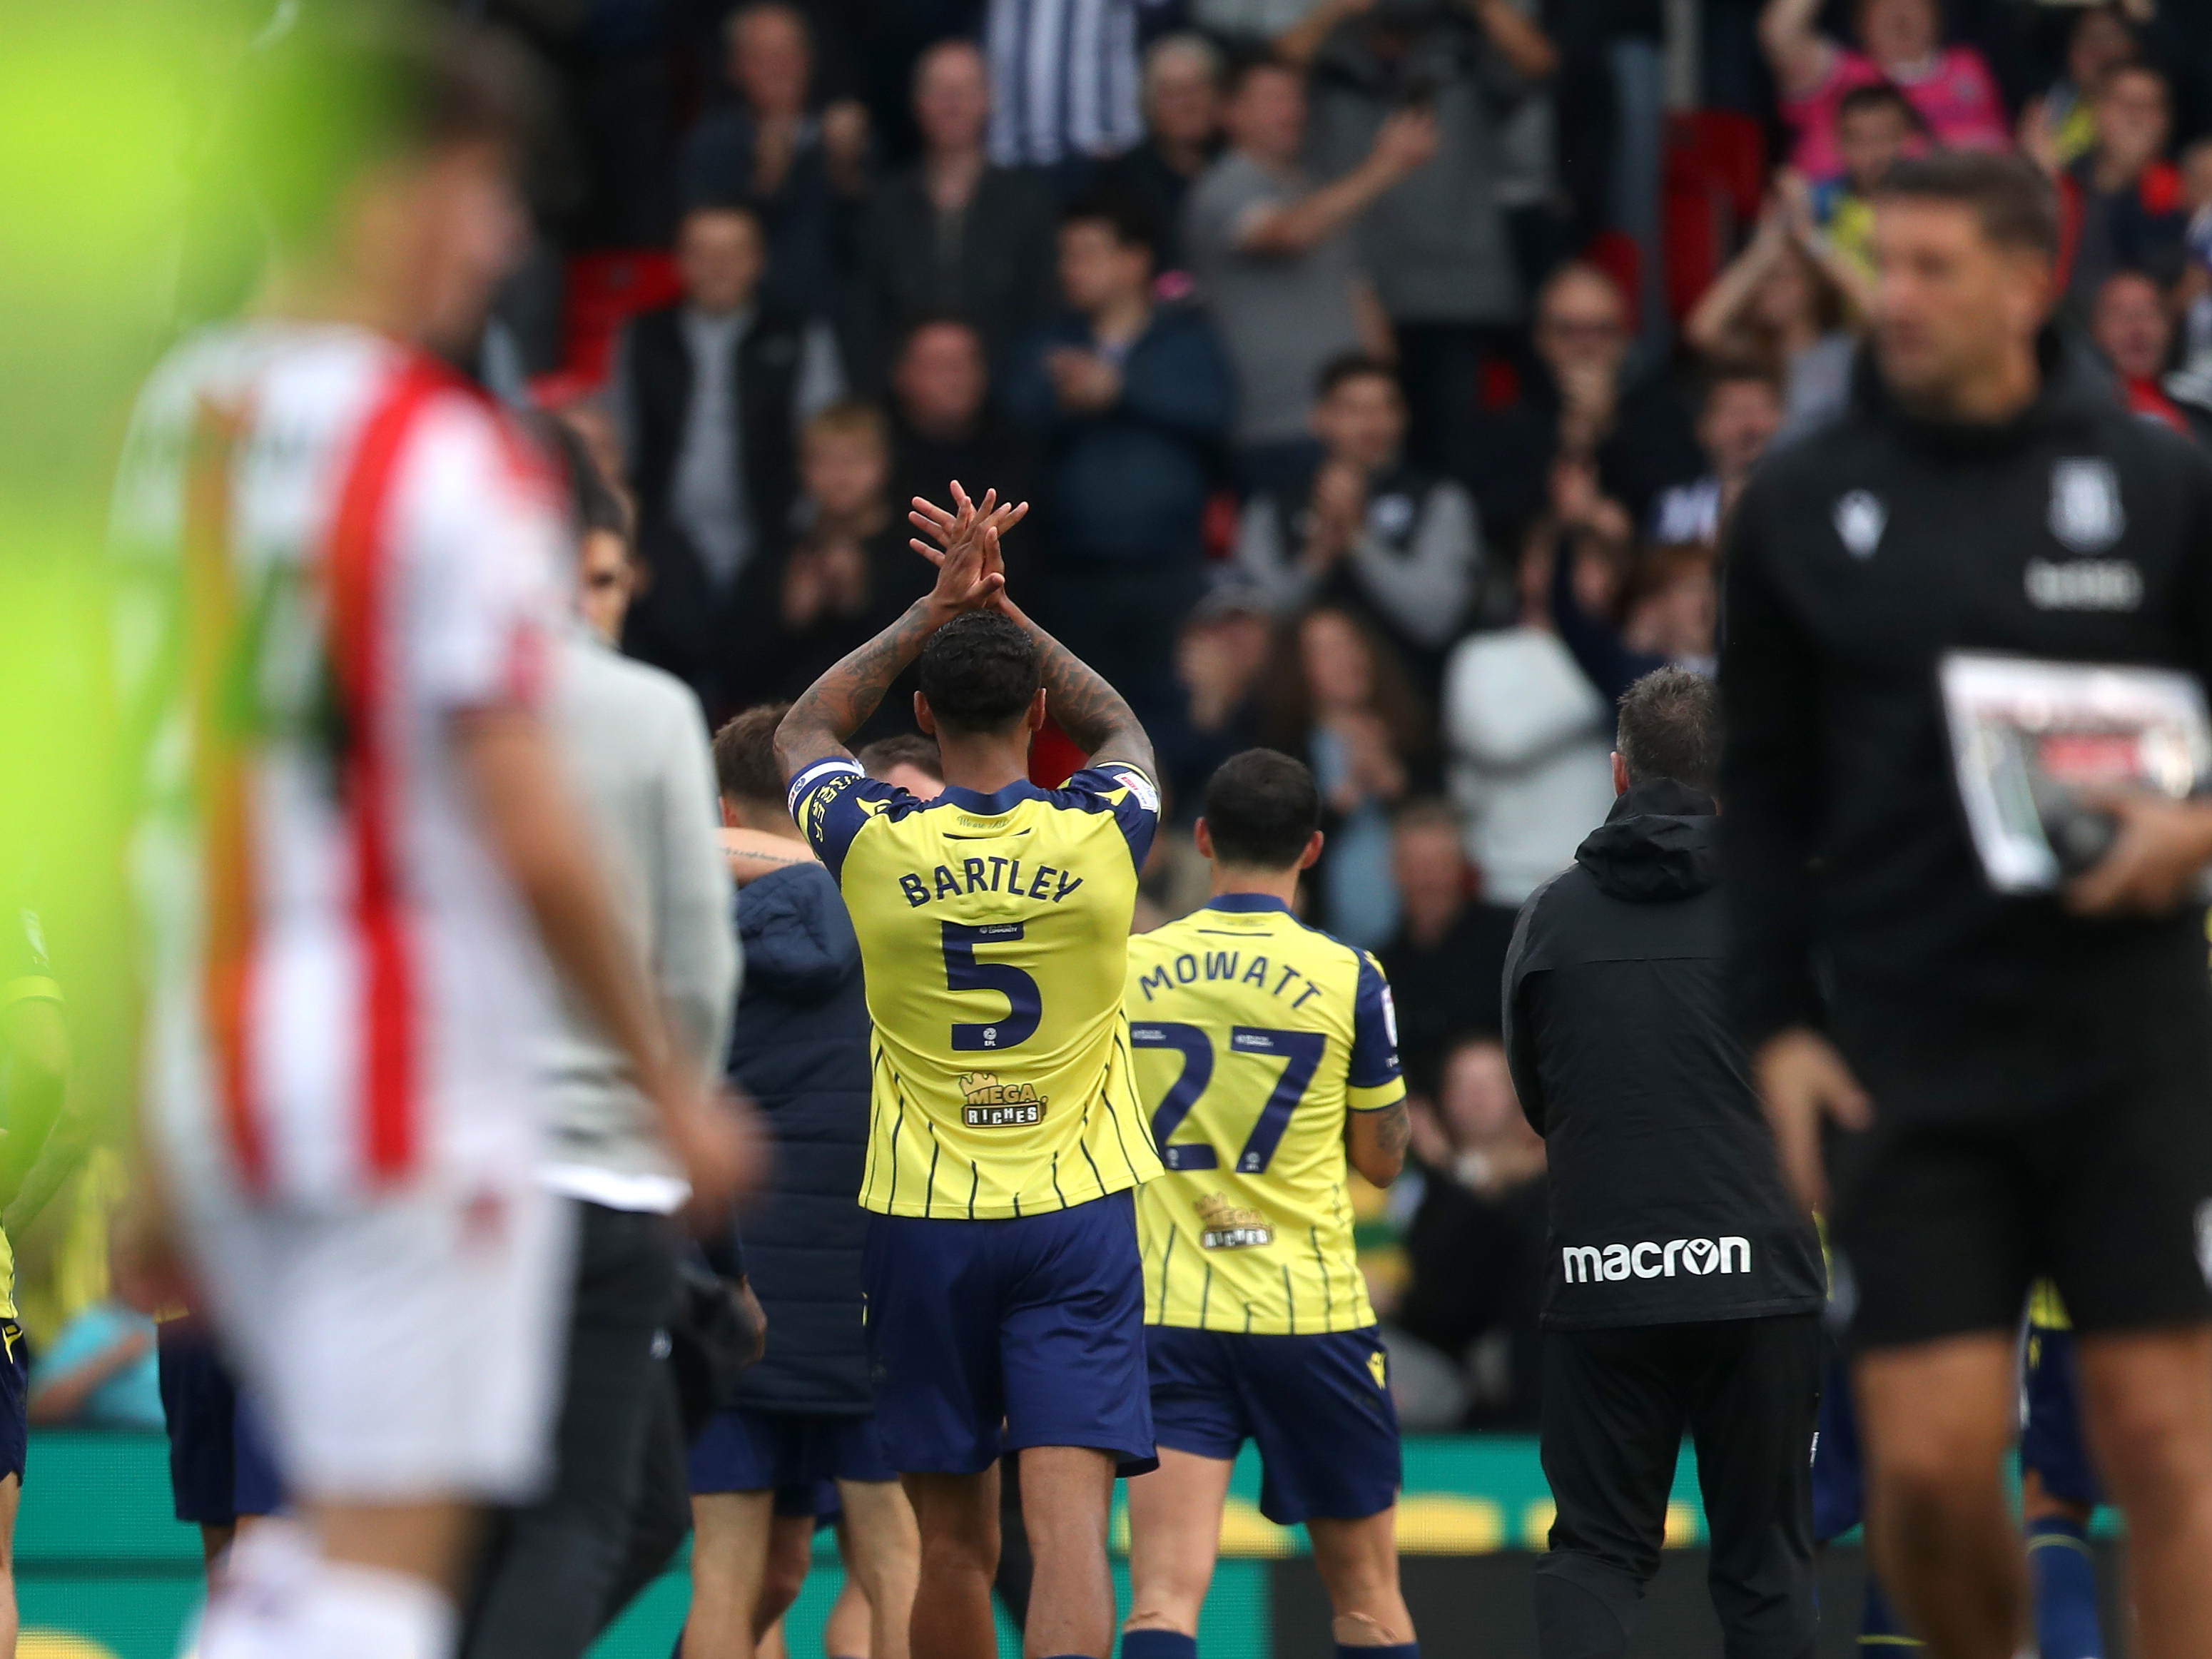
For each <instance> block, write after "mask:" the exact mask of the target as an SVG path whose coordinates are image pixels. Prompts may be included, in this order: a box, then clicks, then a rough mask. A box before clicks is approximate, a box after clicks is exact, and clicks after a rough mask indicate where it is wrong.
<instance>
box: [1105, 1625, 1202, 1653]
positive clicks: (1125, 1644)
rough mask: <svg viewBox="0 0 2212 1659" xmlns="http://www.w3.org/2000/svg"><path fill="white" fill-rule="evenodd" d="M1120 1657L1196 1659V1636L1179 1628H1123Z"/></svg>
mask: <svg viewBox="0 0 2212 1659" xmlns="http://www.w3.org/2000/svg"><path fill="white" fill-rule="evenodd" d="M1121 1659H1198V1638H1196V1637H1195V1636H1185V1635H1184V1634H1183V1633H1182V1632H1181V1631H1179V1630H1125V1631H1123V1632H1121Z"/></svg>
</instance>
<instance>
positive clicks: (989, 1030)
mask: <svg viewBox="0 0 2212 1659" xmlns="http://www.w3.org/2000/svg"><path fill="white" fill-rule="evenodd" d="M943 927H944V929H945V934H944V938H945V984H946V986H947V987H950V988H951V989H952V990H955V991H996V992H997V993H998V994H1000V996H1002V997H1004V998H1006V1018H1004V1019H1002V1020H1000V1021H998V1022H997V1023H996V1024H989V1025H963V1024H959V1023H957V1022H955V1023H954V1024H953V1027H952V1046H953V1048H955V1049H956V1050H962V1049H990V1050H994V1051H995V1050H997V1049H1000V1048H1018V1047H1019V1046H1020V1045H1021V1044H1023V1043H1024V1042H1028V1041H1029V1040H1030V1038H1031V1037H1033V1036H1036V1028H1037V1024H1038V1022H1039V1021H1041V1020H1042V1019H1043V1018H1044V998H1043V997H1042V995H1041V994H1039V993H1038V991H1037V982H1036V981H1035V980H1033V979H1031V978H1030V976H1029V975H1027V974H1025V973H1024V972H1023V971H1022V970H1021V969H1018V968H1017V967H1015V966H1013V964H1012V963H1005V962H978V961H976V960H975V947H976V946H977V945H990V944H995V943H1000V942H1004V941H1007V940H1012V939H1019V938H1021V937H1022V924H1021V923H1020V922H1018V921H1000V922H992V923H989V924H987V925H986V926H984V927H970V926H969V925H968V924H967V923H965V922H958V921H948V922H945V923H944V924H943Z"/></svg>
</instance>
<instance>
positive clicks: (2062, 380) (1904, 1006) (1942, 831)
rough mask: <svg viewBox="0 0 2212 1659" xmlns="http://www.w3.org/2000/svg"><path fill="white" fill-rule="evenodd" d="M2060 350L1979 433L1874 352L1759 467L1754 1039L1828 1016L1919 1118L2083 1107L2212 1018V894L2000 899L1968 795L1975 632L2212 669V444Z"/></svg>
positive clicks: (1740, 539)
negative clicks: (2115, 906)
mask: <svg viewBox="0 0 2212 1659" xmlns="http://www.w3.org/2000/svg"><path fill="white" fill-rule="evenodd" d="M2039 357H2040V361H2041V366H2042V371H2043V380H2042V388H2041V391H2040V392H2039V395H2038V396H2037V398H2036V399H2035V401H2034V402H2033V404H2032V405H2030V406H2029V407H2028V408H2027V410H2024V411H2023V412H2022V413H2021V414H2020V415H2019V416H2016V417H2015V418H2014V419H2012V420H2009V421H2007V422H2003V423H2002V424H1999V425H1971V426H1970V425H1960V424H1941V423H1936V422H1929V421H1926V420H1922V419H1918V418H1916V417H1914V416H1911V415H1910V414H1908V413H1907V412H1905V410H1902V409H1900V408H1899V406H1898V405H1897V404H1895V403H1894V402H1893V400H1892V399H1891V398H1889V397H1888V396H1887V393H1886V392H1885V391H1884V389H1883V387H1882V386H1881V382H1880V379H1879V376H1878V375H1877V374H1875V372H1874V369H1873V367H1872V364H1871V361H1870V360H1869V359H1868V358H1866V357H1865V356H1862V360H1861V362H1860V363H1859V365H1858V368H1857V374H1856V376H1855V383H1854V387H1853V395H1852V401H1851V404H1850V408H1849V410H1847V412H1846V413H1845V414H1844V415H1843V416H1839V417H1838V420H1837V421H1836V422H1834V423H1833V424H1832V425H1830V426H1828V427H1826V428H1823V429H1822V430H1820V432H1819V433H1817V434H1814V435H1810V436H1808V437H1807V438H1806V439H1804V440H1803V441H1801V442H1799V443H1797V444H1796V445H1794V446H1792V447H1790V448H1788V449H1785V450H1783V451H1781V452H1780V453H1776V454H1774V455H1771V456H1770V457H1769V458H1768V459H1766V460H1765V462H1764V463H1763V464H1762V465H1761V466H1760V468H1759V471H1758V472H1757V473H1756V474H1755V475H1754V476H1753V479H1752V481H1751V483H1750V484H1749V485H1748V486H1747V489H1745V491H1744V494H1743V497H1742V499H1741V501H1740V502H1739V503H1738V505H1737V507H1736V511H1735V518H1734V521H1733V525H1732V527H1731V532H1730V536H1729V546H1728V550H1727V567H1728V575H1727V591H1726V604H1727V617H1728V636H1727V643H1726V646H1725V648H1724V651H1723V657H1722V668H1721V684H1722V691H1723V701H1724V703H1725V707H1726V710H1727V719H1728V728H1729V735H1728V747H1727V753H1726V759H1725V762H1724V764H1723V770H1722V778H1721V790H1720V793H1721V799H1722V800H1723V802H1724V803H1725V805H1726V811H1725V812H1724V814H1723V817H1722V818H1721V844H1722V849H1723V862H1724V864H1725V866H1726V868H1727V872H1728V889H1729V895H1730V900H1731V903H1732V906H1733V919H1734V929H1735V953H1734V956H1735V960H1734V968H1733V972H1732V979H1733V983H1734V987H1735V996H1736V1001H1737V1005H1738V1012H1739V1015H1740V1017H1741V1021H1742V1024H1743V1030H1744V1035H1745V1036H1746V1038H1747V1041H1749V1042H1753V1043H1756V1042H1759V1040H1762V1039H1763V1038H1765V1036H1769V1035H1771V1034H1772V1033H1773V1032H1775V1031H1777V1030H1780V1029H1782V1028H1784V1027H1785V1026H1789V1025H1792V1024H1807V1025H1811V1026H1814V1027H1816V1028H1818V1027H1825V1028H1826V1030H1828V1031H1829V1032H1830V1034H1831V1035H1832V1036H1833V1038H1834V1039H1835V1040H1836V1042H1838V1045H1839V1046H1840V1047H1841V1048H1842V1049H1843V1052H1844V1056H1845V1058H1846V1059H1847V1060H1850V1062H1851V1064H1852V1066H1854V1068H1855V1069H1856V1070H1857V1073H1858V1075H1859V1076H1860V1077H1861V1078H1862V1079H1863V1080H1864V1081H1866V1082H1867V1083H1868V1084H1869V1086H1870V1087H1871V1088H1872V1090H1873V1091H1874V1093H1875V1097H1876V1099H1877V1100H1878V1101H1879V1103H1881V1109H1882V1111H1883V1112H1884V1114H1885V1115H1889V1116H1893V1118H1894V1119H1895V1120H1898V1121H1921V1122H1927V1121H1938V1120H1951V1121H1957V1120H1960V1119H1964V1118H1966V1117H1970V1116H1974V1115H1984V1114H1988V1113H1992V1112H2008V1111H2014V1110H2021V1109H2034V1108H2036V1107H2038V1106H2039V1105H2052V1104H2057V1103H2060V1102H2063V1101H2068V1100H2078V1099H2081V1098H2082V1097H2084V1096H2085V1095H2087V1094H2089V1093H2092V1092H2095V1091H2101V1090H2104V1089H2107V1088H2110V1087H2113V1086H2116V1085H2124V1081H2125V1079H2126V1078H2127V1076H2128V1075H2129V1074H2130V1072H2129V1068H2130V1067H2137V1066H2145V1065H2157V1066H2163V1065H2165V1064H2167V1063H2168V1061H2169V1060H2170V1057H2171V1056H2172V1055H2173V1054H2175V1053H2177V1052H2180V1051H2182V1050H2184V1049H2192V1050H2196V1051H2201V1050H2202V1049H2203V1047H2204V1039H2205V1034H2206V1032H2207V1031H2208V1030H2212V997H2208V994H2207V990H2206V975H2205V971H2204V963H2205V957H2204V951H2205V942H2204V933H2203V919H2202V914H2201V912H2197V911H2193V910H2192V911H2188V912H2185V913H2183V914H2179V915H2173V916H2171V917H2167V918H2162V919H2154V920H2134V921H2121V920H2110V919H2100V920H2089V919H2083V918H2080V917H2075V916H2073V915H2069V914H2068V913H2067V912H2066V911H2065V910H2064V909H2063V908H2062V907H2061V905H2060V904H2059V902H2057V900H2056V899H2055V898H2051V897H2043V896H2027V897H2023V896H1999V895H1998V894H1997V893H1996V891H1995V890H1992V889H1991V888H1990V886H1989V884H1988V883H1987V882H1986V880H1985V879H1984V877H1983V875H1982V873H1981V868H1980V866H1979V863H1978V860H1977V859H1976V857H1975V854H1974V851H1973V848H1972V841H1971V839H1970V837H1969V835H1968V832H1967V829H1966V819H1965V816H1964V812H1963V810H1962V808H1961V807H1960V803H1959V796H1958V789H1957V785H1956V782H1955V781H1954V775H1953V772H1952V765H1951V759H1950V752H1949V747H1948V736H1947V733H1946V730H1945V726H1944V720H1943V715H1942V704H1941V701H1940V696H1939V691H1938V685H1937V666H1938V663H1939V661H1940V659H1941V658H1942V654H1943V653H1945V652H1946V651H1948V650H1952V649H1959V648H1965V649H1974V650H1982V651H1994V652H2002V653H2010V654H2014V655H2018V656H2024V657H2033V658H2039V659H2049V660H2059V661H2077V662H2090V663H2117V664H2143V665H2163V666H2168V667H2176V668H2182V669H2186V670H2188V671H2192V672H2194V673H2197V675H2198V676H2199V677H2200V678H2203V677H2204V676H2205V675H2206V673H2207V671H2208V670H2212V459H2208V458H2207V456H2206V455H2205V453H2203V451H2202V450H2200V449H2198V448H2197V447H2196V446H2195V445H2193V444H2192V443H2191V442H2190V441H2188V440H2187V439H2185V438H2183V437H2181V436H2179V435H2177V434H2175V433H2173V432H2171V431H2169V430H2167V429H2166V428H2163V427H2160V426H2158V425H2155V424H2154V423H2152V422H2146V421H2143V420H2141V419H2139V418H2137V417H2136V416H2133V415H2131V414H2130V413H2129V412H2127V411H2126V410H2124V409H2123V408H2122V407H2121V406H2120V405H2119V404H2118V401H2117V400H2116V399H2115V398H2114V397H2113V395H2112V391H2111V387H2110V385H2109V382H2108V381H2106V380H2105V379H2103V378H2102V377H2101V376H2100V374H2097V373H2096V372H2095V371H2094V370H2093V369H2092V368H2089V367H2088V366H2087V364H2086V363H2085V362H2083V361H2082V360H2081V358H2080V357H2079V356H2075V355H2074V354H2070V353H2069V352H2068V351H2066V350H2065V349H2063V347H2062V344H2061V343H2060V342H2059V340H2058V339H2057V337H2055V336H2054V335H2051V334H2046V335H2045V337H2044V338H2043V340H2042V341H2041V342H2040V346H2039ZM2177 1045H2179V1047H2177ZM2162 1056H2163V1057H2162Z"/></svg>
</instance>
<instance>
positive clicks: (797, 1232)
mask: <svg viewBox="0 0 2212 1659" xmlns="http://www.w3.org/2000/svg"><path fill="white" fill-rule="evenodd" d="M737 913H738V938H739V939H740V941H741V942H742V944H743V945H744V953H745V982H744V992H743V994H741V995H740V996H739V997H738V1014H737V1023H736V1026H735V1028H734V1030H732V1033H731V1038H730V1065H729V1072H730V1075H731V1077H732V1079H735V1080H736V1081H737V1082H738V1083H740V1084H742V1085H744V1088H745V1089H746V1091H748V1092H749V1093H750V1095H751V1096H752V1097H753V1098H754V1100H756V1101H757V1102H758V1103H759V1105H760V1109H761V1115H762V1117H763V1119H764V1120H765V1121H766V1123H767V1126H768V1132H769V1137H770V1138H771V1139H772V1140H773V1142H774V1145H775V1179H774V1185H773V1188H772V1189H771V1190H770V1191H769V1193H768V1194H766V1195H764V1196H763V1198H761V1199H760V1200H757V1202H756V1203H755V1204H754V1205H752V1206H750V1207H749V1208H748V1209H747V1210H746V1211H745V1212H744V1216H743V1218H742V1225H743V1227H744V1265H745V1272H746V1273H747V1275H748V1277H749V1278H750V1280H751V1283H752V1287H753V1293H754V1294H755V1295H756V1296H757V1297H759V1298H760V1304H761V1309H762V1310H763V1312H764V1313H765V1314H767V1316H768V1351H767V1352H766V1353H765V1355H763V1358H762V1359H761V1361H760V1363H759V1364H757V1365H755V1366H754V1367H753V1368H752V1369H751V1370H748V1371H747V1372H745V1374H744V1377H743V1379H742V1382H741V1384H740V1386H739V1389H738V1398H737V1403H738V1405H740V1406H744V1407H752V1408H755V1409H762V1410H769V1411H787V1412H807V1413H828V1414H858V1413H864V1412H868V1411H872V1410H873V1409H874V1407H875V1401H874V1395H873V1394H872V1390H871V1389H870V1386H869V1382H868V1364H867V1350H866V1340H865V1335H864V1328H863V1325H862V1322H861V1305H862V1304H861V1291H860V1248H861V1244H862V1242H863V1240H864V1238H865V1237H866V1216H865V1212H863V1211H862V1210H861V1208H860V1201H859V1194H860V1168H861V1163H862V1160H863V1158H864V1156H865V1154H866V1150H867V1135H868V1034H869V1026H868V1005H867V998H866V990H865V987H864V984H863V981H862V979H861V975H860V941H859V939H856V938H855V937H854V933H853V923H852V921H851V919H850V918H849V917H848V916H847V915H846V914H845V902H844V900H843V899H842V898H841V897H840V896H838V892H837V885H836V882H834V881H833V880H832V879H831V878H830V877H829V872H828V871H826V870H824V869H823V868H822V866H820V865H818V864H797V865H793V866H789V867H788V868H786V869H782V870H778V871H775V872H773V873H771V874H769V875H765V876H763V877H761V878H760V879H759V880H757V881H756V882H754V883H752V884H750V886H748V887H746V888H744V890H742V891H741V892H739V893H738V904H737Z"/></svg>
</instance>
